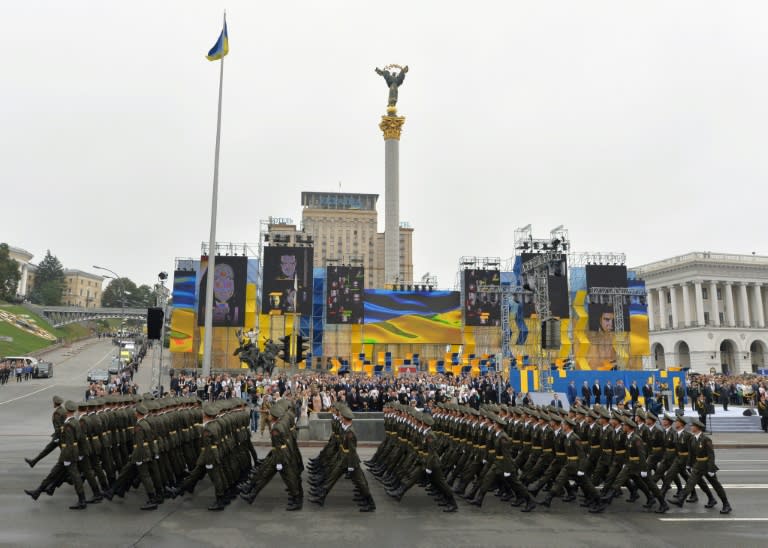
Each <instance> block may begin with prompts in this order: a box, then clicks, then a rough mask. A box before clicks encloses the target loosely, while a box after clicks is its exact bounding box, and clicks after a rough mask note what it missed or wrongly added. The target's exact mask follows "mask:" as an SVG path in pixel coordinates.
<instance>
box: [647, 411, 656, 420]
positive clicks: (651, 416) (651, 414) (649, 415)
mask: <svg viewBox="0 0 768 548" xmlns="http://www.w3.org/2000/svg"><path fill="white" fill-rule="evenodd" d="M645 418H646V419H651V420H652V421H658V420H659V417H657V416H656V415H654V414H653V413H651V412H650V411H648V412H647V413H646V414H645Z"/></svg>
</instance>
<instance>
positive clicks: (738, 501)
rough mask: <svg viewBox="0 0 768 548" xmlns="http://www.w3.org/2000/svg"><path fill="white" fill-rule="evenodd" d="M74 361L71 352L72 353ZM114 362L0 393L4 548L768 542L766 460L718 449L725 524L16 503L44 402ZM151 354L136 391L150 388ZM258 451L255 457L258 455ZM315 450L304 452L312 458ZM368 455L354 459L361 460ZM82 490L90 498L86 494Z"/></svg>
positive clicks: (577, 516) (262, 504)
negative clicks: (726, 499)
mask: <svg viewBox="0 0 768 548" xmlns="http://www.w3.org/2000/svg"><path fill="white" fill-rule="evenodd" d="M75 351H76V352H75ZM113 352H114V347H112V346H111V345H110V344H109V342H104V341H100V342H91V343H85V344H82V345H80V347H74V348H72V349H70V353H71V354H73V355H69V356H65V355H63V354H64V351H58V352H56V353H54V354H52V355H50V356H49V358H50V359H51V360H52V361H54V362H55V363H56V364H57V366H58V367H57V369H56V376H55V377H54V378H53V379H50V380H45V379H42V380H35V381H31V382H29V383H24V384H18V385H15V384H13V383H11V384H8V385H6V386H3V387H2V388H0V442H1V443H0V474H2V476H1V477H2V478H3V479H2V482H0V508H2V512H0V531H2V534H0V546H99V547H104V546H141V547H153V548H154V547H165V546H189V547H194V546H286V547H293V546H312V547H314V548H319V547H323V546H335V547H339V546H360V545H366V546H370V547H378V546H397V547H409V548H410V547H431V546H440V547H443V548H445V547H453V546H546V547H551V546H589V547H591V548H597V547H614V546H618V545H623V546H642V547H644V548H648V547H655V546H675V547H679V546H697V547H708V546H744V545H748V544H753V543H754V544H758V545H759V544H762V543H763V542H764V541H765V538H766V535H767V534H768V513H766V511H765V507H766V502H768V451H766V450H765V449H721V450H719V451H718V453H717V457H718V463H719V465H720V468H721V469H722V470H721V472H720V477H721V481H722V482H723V483H724V484H725V485H726V488H727V490H728V492H729V495H730V498H731V503H732V505H733V506H734V509H735V511H734V513H733V514H731V515H730V516H728V517H725V518H723V517H721V516H720V515H719V514H718V513H717V512H712V511H708V510H705V509H704V508H703V506H702V505H701V504H699V505H686V507H685V509H683V510H678V509H673V510H671V511H670V512H669V513H668V514H666V515H664V516H659V515H657V514H654V513H647V512H644V511H642V509H641V508H639V506H636V505H629V504H626V503H624V502H616V503H614V504H613V505H612V507H611V508H609V510H608V511H607V512H606V513H605V514H603V515H592V514H588V513H586V512H584V511H582V509H581V508H578V507H576V506H575V505H573V504H565V503H562V502H557V501H556V502H555V503H554V505H553V507H552V509H549V510H547V509H540V510H537V511H535V512H534V513H532V514H528V515H526V514H521V513H520V512H518V511H517V510H515V509H512V508H510V507H509V506H508V505H505V504H503V503H501V502H500V501H498V500H497V499H495V498H494V497H492V496H490V495H489V496H488V497H487V498H486V504H485V505H484V507H483V508H482V509H477V508H474V507H470V506H468V505H466V504H460V508H459V512H458V513H456V514H443V513H441V512H440V511H439V509H438V508H437V506H436V505H435V504H434V503H433V502H432V501H431V499H430V498H429V497H428V496H426V494H425V493H424V491H423V490H422V489H420V488H414V489H412V490H411V491H410V492H409V493H408V494H407V495H406V496H405V498H404V499H403V501H402V502H401V503H395V502H394V501H392V499H390V498H389V497H387V496H386V495H385V494H384V492H383V490H382V489H381V487H380V486H379V485H378V484H377V483H375V482H373V481H371V484H372V490H373V495H374V498H375V499H376V502H377V505H378V510H377V511H376V512H375V513H374V514H361V513H359V512H357V508H356V507H355V506H354V504H353V503H352V500H351V498H352V487H351V485H350V483H349V482H343V481H342V482H339V484H338V485H337V486H336V488H335V490H334V491H333V492H332V493H331V494H330V495H329V497H328V499H327V501H326V504H325V506H324V507H323V508H320V507H318V506H315V505H312V504H309V503H307V504H306V505H305V507H304V510H303V511H301V512H297V513H288V512H285V511H284V510H283V508H284V506H285V499H286V495H285V492H284V490H283V486H282V485H281V482H280V479H279V477H276V478H275V480H273V482H272V483H271V484H270V485H269V486H268V487H267V488H266V489H265V490H264V491H263V492H262V493H261V494H260V495H259V498H258V499H257V500H256V502H254V504H253V505H252V506H248V505H247V504H245V503H244V502H242V501H235V502H233V503H232V505H231V506H229V507H228V508H227V509H226V510H225V511H224V512H221V513H212V512H208V511H207V510H206V507H207V505H208V504H210V502H211V501H212V497H213V492H212V491H213V489H212V487H211V485H210V483H209V482H208V480H204V482H203V483H202V484H201V485H200V488H198V490H197V491H196V493H195V495H193V496H189V495H188V496H187V497H185V498H184V499H177V500H175V501H168V502H166V503H165V504H163V505H162V506H161V508H160V510H158V511H156V512H149V513H147V512H142V511H140V510H139V509H138V507H139V506H140V504H141V502H143V499H142V498H140V496H139V495H138V494H137V493H135V492H131V493H129V494H128V496H126V498H125V499H115V500H114V501H113V502H111V503H107V502H105V503H102V504H100V505H96V506H91V507H89V508H88V509H87V510H85V511H82V512H73V511H70V510H67V506H68V505H69V504H70V503H71V502H73V500H74V493H73V491H72V488H71V487H69V486H64V487H62V488H61V489H60V490H59V491H58V492H57V493H55V495H54V496H53V497H47V496H45V495H43V496H42V497H41V498H40V499H39V500H38V501H37V502H33V501H32V500H30V499H29V497H27V496H26V495H24V494H23V489H24V488H32V487H35V486H36V485H37V484H38V483H39V482H40V480H41V479H42V478H43V477H44V475H45V474H46V473H47V472H48V470H49V469H50V467H51V466H52V465H53V463H54V461H55V459H54V456H53V455H51V456H49V457H48V458H47V459H46V460H44V461H43V462H41V463H40V464H38V465H37V467H35V468H34V469H30V468H29V467H28V466H27V465H26V464H25V463H24V461H23V457H25V456H32V455H33V454H35V453H36V451H38V450H39V449H40V448H41V447H42V446H43V445H44V444H45V443H46V441H47V437H48V435H49V433H50V398H51V396H52V395H53V394H59V395H61V396H63V397H66V398H79V397H80V396H81V394H82V393H83V391H84V387H85V373H86V372H87V370H88V369H89V368H90V367H93V366H94V365H95V364H97V363H99V362H101V363H102V364H104V363H106V362H107V360H108V359H109V358H110V357H111V355H112V353H113ZM153 358H154V356H153V355H152V353H151V352H150V353H149V354H148V355H147V358H146V359H145V362H144V365H142V367H141V369H140V371H139V377H138V382H139V383H140V384H141V383H143V385H145V386H149V382H148V381H149V374H150V371H151V363H152V362H151V360H152V359H153ZM264 451H265V449H262V448H260V449H259V453H260V455H261V454H263V453H264ZM317 451H318V449H317V448H308V449H305V450H304V453H305V457H311V456H313V455H314V454H315V453H316V452H317ZM372 452H373V449H372V448H364V449H361V456H363V457H367V456H369V455H370V454H371V453H372ZM86 489H87V488H86Z"/></svg>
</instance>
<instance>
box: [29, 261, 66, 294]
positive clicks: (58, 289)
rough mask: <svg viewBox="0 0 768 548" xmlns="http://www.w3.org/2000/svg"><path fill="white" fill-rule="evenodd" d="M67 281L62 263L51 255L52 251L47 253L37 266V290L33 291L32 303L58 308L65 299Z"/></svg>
mask: <svg viewBox="0 0 768 548" xmlns="http://www.w3.org/2000/svg"><path fill="white" fill-rule="evenodd" d="M65 286H66V279H65V277H64V267H63V266H61V261H59V259H58V258H57V257H56V256H55V255H51V250H50V249H49V250H47V251H46V252H45V257H43V260H42V261H40V264H39V265H37V271H36V272H35V288H34V290H33V291H32V296H31V297H32V302H33V303H35V304H42V305H47V306H58V305H60V304H61V301H62V299H63V297H64V289H65Z"/></svg>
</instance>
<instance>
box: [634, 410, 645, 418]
mask: <svg viewBox="0 0 768 548" xmlns="http://www.w3.org/2000/svg"><path fill="white" fill-rule="evenodd" d="M635 416H636V417H640V418H641V419H644V418H645V411H643V410H642V409H640V408H638V409H636V410H635Z"/></svg>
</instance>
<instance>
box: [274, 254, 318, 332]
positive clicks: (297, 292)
mask: <svg viewBox="0 0 768 548" xmlns="http://www.w3.org/2000/svg"><path fill="white" fill-rule="evenodd" d="M312 260H313V252H312V248H311V247H281V246H270V247H266V248H264V278H263V284H262V288H263V289H262V295H261V313H262V314H271V315H273V316H274V315H282V314H291V313H294V312H298V313H299V314H301V315H302V316H307V317H309V316H311V315H312V266H313V265H312Z"/></svg>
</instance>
